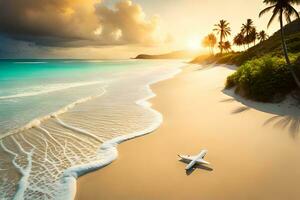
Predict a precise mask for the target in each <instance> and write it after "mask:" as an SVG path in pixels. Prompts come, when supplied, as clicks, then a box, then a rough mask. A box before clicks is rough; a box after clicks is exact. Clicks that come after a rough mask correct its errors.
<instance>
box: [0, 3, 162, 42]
mask: <svg viewBox="0 0 300 200" xmlns="http://www.w3.org/2000/svg"><path fill="white" fill-rule="evenodd" d="M0 32H1V33H2V34H3V35H5V36H6V37H9V38H12V39H15V40H21V41H28V42H33V43H34V44H37V45H42V46H68V47H76V46H99V45H121V44H122V45H123V44H154V43H157V42H162V41H164V38H163V37H162V34H160V33H159V25H158V20H157V18H156V17H154V18H151V19H150V20H148V19H146V17H145V14H144V12H143V10H142V8H141V7H140V6H139V5H136V4H133V3H132V2H131V1H128V0H123V1H120V2H118V3H116V5H115V6H114V7H113V8H108V7H106V6H105V5H104V4H103V3H102V2H99V1H95V0H0Z"/></svg>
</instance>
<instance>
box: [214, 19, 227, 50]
mask: <svg viewBox="0 0 300 200" xmlns="http://www.w3.org/2000/svg"><path fill="white" fill-rule="evenodd" d="M214 31H216V32H217V34H219V35H220V42H219V48H220V50H221V54H222V53H223V39H226V37H227V36H228V35H230V34H231V29H230V27H229V23H228V22H227V21H226V20H220V22H219V24H215V28H214Z"/></svg>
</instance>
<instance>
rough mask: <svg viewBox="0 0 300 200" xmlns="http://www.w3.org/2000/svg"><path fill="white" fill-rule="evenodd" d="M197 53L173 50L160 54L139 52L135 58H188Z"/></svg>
mask: <svg viewBox="0 0 300 200" xmlns="http://www.w3.org/2000/svg"><path fill="white" fill-rule="evenodd" d="M197 55H198V52H195V51H185V50H182V51H174V52H170V53H166V54H160V55H149V54H140V55H138V56H137V57H135V59H188V58H193V57H195V56H197Z"/></svg>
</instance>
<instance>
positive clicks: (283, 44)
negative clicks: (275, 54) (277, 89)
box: [280, 11, 300, 88]
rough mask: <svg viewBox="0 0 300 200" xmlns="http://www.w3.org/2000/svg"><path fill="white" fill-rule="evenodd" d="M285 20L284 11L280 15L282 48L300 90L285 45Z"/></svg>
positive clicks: (299, 84)
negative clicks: (283, 18) (283, 17)
mask: <svg viewBox="0 0 300 200" xmlns="http://www.w3.org/2000/svg"><path fill="white" fill-rule="evenodd" d="M283 29H284V28H283V20H282V11H281V13H280V34H281V42H282V48H283V53H284V57H285V60H286V63H287V65H288V67H289V69H290V71H291V73H292V76H293V78H294V80H295V82H296V84H297V86H298V87H299V88H300V81H299V79H298V77H297V75H296V73H295V71H294V69H293V67H292V65H291V61H290V58H289V56H288V51H287V46H286V43H285V36H284V30H283Z"/></svg>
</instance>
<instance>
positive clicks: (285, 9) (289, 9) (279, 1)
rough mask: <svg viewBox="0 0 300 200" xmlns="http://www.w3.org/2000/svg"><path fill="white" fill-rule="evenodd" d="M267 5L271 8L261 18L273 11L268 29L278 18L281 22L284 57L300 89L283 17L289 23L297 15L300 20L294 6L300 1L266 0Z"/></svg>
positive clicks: (264, 11)
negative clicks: (289, 51)
mask: <svg viewBox="0 0 300 200" xmlns="http://www.w3.org/2000/svg"><path fill="white" fill-rule="evenodd" d="M264 3H265V4H268V5H269V6H268V7H267V8H265V9H263V10H262V11H261V12H260V13H259V17H261V16H262V15H264V14H265V13H267V12H268V11H271V10H272V13H273V14H272V17H271V19H270V21H269V23H268V27H269V26H270V25H271V23H272V22H273V21H274V19H275V18H276V17H277V16H278V17H279V22H280V34H281V43H282V48H283V53H284V57H285V60H286V63H287V65H288V67H289V69H290V71H291V73H292V76H293V78H294V79H295V82H296V84H297V85H298V87H299V88H300V81H299V79H298V77H297V75H296V72H295V70H294V68H293V67H292V65H291V61H290V59H289V56H288V51H287V46H286V43H285V36H284V30H283V29H284V27H283V18H282V17H283V15H284V17H285V18H286V20H287V22H288V23H290V22H291V16H293V15H295V16H296V17H297V18H300V16H299V13H298V12H297V10H296V9H295V8H294V7H293V6H292V5H293V4H297V5H298V4H300V0H264Z"/></svg>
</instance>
